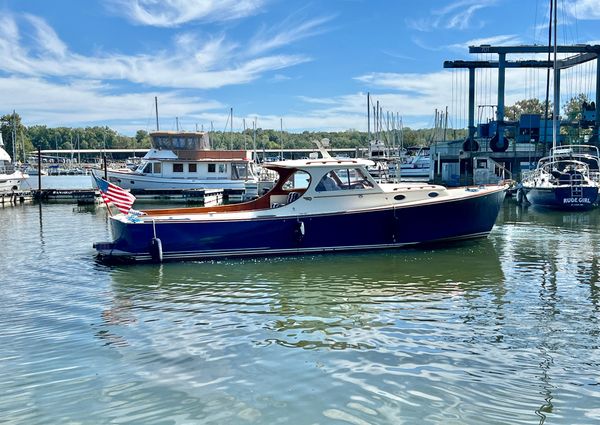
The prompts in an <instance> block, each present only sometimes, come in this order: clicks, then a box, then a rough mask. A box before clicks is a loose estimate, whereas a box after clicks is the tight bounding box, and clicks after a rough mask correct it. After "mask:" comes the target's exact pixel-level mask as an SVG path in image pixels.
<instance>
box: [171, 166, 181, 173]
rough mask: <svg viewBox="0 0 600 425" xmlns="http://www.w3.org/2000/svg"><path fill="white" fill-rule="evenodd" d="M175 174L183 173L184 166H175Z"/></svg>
mask: <svg viewBox="0 0 600 425" xmlns="http://www.w3.org/2000/svg"><path fill="white" fill-rule="evenodd" d="M173 172H174V173H183V164H173Z"/></svg>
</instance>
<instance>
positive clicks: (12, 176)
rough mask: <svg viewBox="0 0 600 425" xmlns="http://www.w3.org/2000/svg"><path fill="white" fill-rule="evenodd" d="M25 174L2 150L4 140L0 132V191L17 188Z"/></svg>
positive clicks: (25, 176)
mask: <svg viewBox="0 0 600 425" xmlns="http://www.w3.org/2000/svg"><path fill="white" fill-rule="evenodd" d="M27 177H28V176H27V174H24V173H22V172H21V171H19V170H17V169H16V168H15V167H14V165H13V163H12V160H11V158H10V155H9V154H8V152H6V151H5V150H4V142H3V141H2V134H1V133H0V193H4V192H11V191H15V190H19V189H20V188H21V183H22V182H23V181H24V180H25V179H26V178H27Z"/></svg>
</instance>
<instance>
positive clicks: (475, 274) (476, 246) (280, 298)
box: [111, 239, 503, 349]
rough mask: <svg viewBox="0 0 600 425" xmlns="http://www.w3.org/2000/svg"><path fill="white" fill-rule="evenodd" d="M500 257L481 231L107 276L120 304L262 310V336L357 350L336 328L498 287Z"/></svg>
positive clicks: (374, 322) (371, 323) (380, 321)
mask: <svg viewBox="0 0 600 425" xmlns="http://www.w3.org/2000/svg"><path fill="white" fill-rule="evenodd" d="M498 257H499V256H498V253H497V252H496V249H495V247H494V244H493V243H492V242H491V241H490V240H487V239H483V240H479V241H471V242H467V243H462V244H457V245H454V246H451V247H446V248H440V249H435V250H398V251H385V252H371V253H363V254H350V255H323V256H312V257H286V258H269V259H257V260H243V261H222V262H201V263H190V262H186V263H169V264H164V265H160V266H154V265H141V266H133V267H132V266H125V267H119V268H114V269H111V277H112V289H113V296H114V304H115V306H116V307H115V308H117V309H119V310H120V309H121V308H122V307H123V305H124V300H127V301H126V305H128V306H129V308H131V309H132V310H136V309H143V311H144V312H148V311H150V310H164V311H174V310H176V311H178V312H179V313H183V314H190V315H193V314H202V312H204V311H206V310H215V309H217V310H219V311H224V312H228V313H230V314H234V315H239V316H240V317H242V316H244V315H263V316H267V317H265V318H261V320H262V321H264V322H263V323H262V324H261V326H262V327H263V328H264V329H266V330H268V331H270V332H273V333H270V334H269V335H270V337H269V338H267V339H266V340H264V341H262V342H258V343H260V344H269V343H277V344H282V345H285V346H289V347H299V348H320V347H329V348H333V349H344V348H357V349H362V348H372V347H373V345H372V344H370V343H368V342H364V343H363V342H357V343H352V342H349V339H348V338H345V337H344V335H345V336H346V337H347V336H348V335H347V334H348V333H351V332H352V330H353V329H356V328H360V329H363V328H365V327H369V328H381V327H384V326H388V325H390V324H392V322H391V321H390V320H387V319H386V316H387V315H389V314H391V313H393V312H395V311H397V310H398V309H399V306H401V305H402V304H413V303H427V302H430V301H440V300H443V299H446V298H452V297H457V296H461V297H466V298H472V297H475V298H476V297H478V296H479V295H478V293H479V292H480V291H490V292H492V293H498V294H501V293H502V292H503V289H502V288H501V286H502V281H503V272H502V268H501V266H500V262H499V259H498ZM497 298H498V299H500V298H501V296H500V295H498V296H497ZM111 317H112V315H111ZM241 320H245V319H241ZM309 336H310V338H309Z"/></svg>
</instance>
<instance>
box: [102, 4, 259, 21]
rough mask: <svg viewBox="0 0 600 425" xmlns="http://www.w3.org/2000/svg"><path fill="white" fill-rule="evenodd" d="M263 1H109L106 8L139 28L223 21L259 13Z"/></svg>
mask: <svg viewBox="0 0 600 425" xmlns="http://www.w3.org/2000/svg"><path fill="white" fill-rule="evenodd" d="M264 3H265V0H110V1H109V2H108V3H107V7H108V8H109V10H111V11H112V12H113V13H115V14H118V15H122V16H125V17H126V18H127V19H129V20H130V21H131V22H133V23H135V24H139V25H149V26H156V27H177V26H179V25H181V24H184V23H187V22H192V21H208V22H214V21H227V20H231V19H239V18H243V17H245V16H250V15H254V14H256V13H259V12H260V10H261V7H262V6H263V5H264Z"/></svg>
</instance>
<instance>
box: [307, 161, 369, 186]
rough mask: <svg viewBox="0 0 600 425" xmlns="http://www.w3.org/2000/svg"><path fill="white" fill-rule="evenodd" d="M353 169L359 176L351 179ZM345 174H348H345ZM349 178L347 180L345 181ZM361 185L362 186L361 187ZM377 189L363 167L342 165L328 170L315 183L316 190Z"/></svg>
mask: <svg viewBox="0 0 600 425" xmlns="http://www.w3.org/2000/svg"><path fill="white" fill-rule="evenodd" d="M351 171H353V172H354V173H355V174H356V175H358V177H360V178H355V179H354V180H350V178H351V174H352V173H351ZM343 174H345V175H346V176H343ZM345 180H347V182H345ZM359 185H361V186H362V187H359ZM372 189H375V185H374V184H373V182H372V181H371V177H370V175H369V174H368V173H366V172H365V171H364V169H363V168H362V167H356V166H354V167H351V166H341V167H337V168H332V169H329V170H327V172H326V173H325V174H324V175H323V176H322V177H321V179H319V181H318V182H317V184H316V185H315V189H314V190H315V192H317V193H329V192H337V191H340V190H341V191H346V192H347V191H363V190H365V191H368V190H372Z"/></svg>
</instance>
